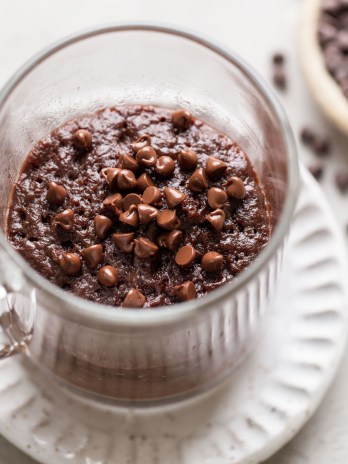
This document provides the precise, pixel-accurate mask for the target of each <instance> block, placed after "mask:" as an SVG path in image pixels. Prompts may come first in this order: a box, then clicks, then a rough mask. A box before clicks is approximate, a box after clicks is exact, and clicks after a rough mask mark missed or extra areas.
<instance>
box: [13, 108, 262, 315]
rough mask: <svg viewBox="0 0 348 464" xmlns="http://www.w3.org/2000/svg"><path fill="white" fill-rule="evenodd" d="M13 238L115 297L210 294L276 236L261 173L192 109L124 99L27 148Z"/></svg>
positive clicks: (35, 258)
mask: <svg viewBox="0 0 348 464" xmlns="http://www.w3.org/2000/svg"><path fill="white" fill-rule="evenodd" d="M7 235H8V239H9V241H10V243H11V244H12V245H13V247H14V248H15V249H16V250H17V251H18V252H19V253H20V254H21V255H22V256H23V257H24V258H25V259H26V260H27V261H28V263H29V264H30V265H31V266H32V267H33V268H34V269H35V270H36V271H37V272H38V273H40V274H41V275H42V276H44V277H45V278H47V279H48V280H50V281H51V282H53V283H54V284H56V285H58V286H59V287H61V288H62V289H64V290H66V291H69V292H71V293H74V294H75V295H77V296H79V297H82V298H86V299H88V300H92V301H94V302H96V303H103V304H107V305H111V306H122V307H146V308H151V307H156V306H160V305H170V304H172V303H175V302H179V301H184V300H189V299H192V298H196V297H200V296H202V295H204V294H206V293H207V292H210V291H212V290H214V289H216V288H217V287H219V286H220V285H222V284H224V283H226V282H228V281H230V280H231V279H233V278H234V277H235V276H237V275H238V274H239V273H240V272H241V271H243V270H244V269H245V268H246V267H247V266H248V265H249V264H250V263H251V262H252V261H253V260H254V259H255V258H256V256H257V255H258V254H259V252H260V250H261V249H262V248H263V247H264V246H265V245H266V244H267V242H268V240H269V237H270V221H269V210H268V206H267V202H266V198H265V194H264V192H263V189H262V187H261V186H260V184H259V182H258V178H257V175H256V173H255V170H254V168H253V166H252V164H251V162H250V160H249V159H248V157H247V156H246V154H245V153H244V152H243V151H242V150H241V148H240V147H239V146H238V145H237V144H236V143H234V142H233V141H232V140H231V139H230V138H229V137H227V136H226V135H223V134H221V133H219V132H218V131H216V130H215V129H213V128H211V127H209V126H208V125H207V124H205V123H203V122H202V121H200V120H198V119H196V118H194V117H193V116H192V115H191V114H190V113H189V112H188V111H186V110H176V111H172V110H169V109H164V108H160V107H153V106H120V107H114V108H107V109H103V110H100V111H98V112H96V113H94V114H91V115H86V116H83V117H80V118H78V119H75V120H73V121H70V122H67V123H65V124H64V125H62V126H60V127H58V128H57V129H55V130H53V132H52V133H51V134H50V135H49V136H47V137H46V138H44V139H42V140H40V141H39V142H38V143H37V144H36V145H35V146H34V148H33V149H32V151H31V152H30V153H29V155H28V156H27V158H26V160H25V163H24V165H23V167H22V170H21V173H20V175H19V178H18V180H17V182H16V184H15V185H14V189H13V195H12V199H11V202H10V204H9V214H8V228H7Z"/></svg>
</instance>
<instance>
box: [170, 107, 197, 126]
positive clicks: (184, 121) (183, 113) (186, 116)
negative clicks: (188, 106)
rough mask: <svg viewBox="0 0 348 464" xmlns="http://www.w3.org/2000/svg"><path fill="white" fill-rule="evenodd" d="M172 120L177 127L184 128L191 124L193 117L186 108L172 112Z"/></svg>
mask: <svg viewBox="0 0 348 464" xmlns="http://www.w3.org/2000/svg"><path fill="white" fill-rule="evenodd" d="M172 122H173V124H174V126H175V127H176V128H177V129H179V130H186V129H189V127H190V126H191V124H192V122H193V117H192V114H191V113H190V112H189V111H187V110H177V111H174V113H173V114H172Z"/></svg>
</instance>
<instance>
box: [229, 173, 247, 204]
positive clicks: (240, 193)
mask: <svg viewBox="0 0 348 464" xmlns="http://www.w3.org/2000/svg"><path fill="white" fill-rule="evenodd" d="M224 185H227V188H226V193H227V195H228V196H229V197H231V198H237V199H238V200H243V198H245V194H246V191H245V186H244V182H243V181H242V179H241V178H240V177H230V178H229V179H228V180H227V181H226V182H225V183H224Z"/></svg>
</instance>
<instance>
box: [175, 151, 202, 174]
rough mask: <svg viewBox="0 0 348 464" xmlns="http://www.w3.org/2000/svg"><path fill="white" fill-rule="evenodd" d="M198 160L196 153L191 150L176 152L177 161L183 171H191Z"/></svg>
mask: <svg viewBox="0 0 348 464" xmlns="http://www.w3.org/2000/svg"><path fill="white" fill-rule="evenodd" d="M197 162H198V156H197V153H196V152H195V151H193V150H181V151H180V153H179V154H178V163H179V166H180V167H181V169H183V170H184V171H193V170H194V169H196V166H197Z"/></svg>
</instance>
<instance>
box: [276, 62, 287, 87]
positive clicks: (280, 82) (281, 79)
mask: <svg viewBox="0 0 348 464" xmlns="http://www.w3.org/2000/svg"><path fill="white" fill-rule="evenodd" d="M273 83H274V85H275V86H276V87H278V89H280V90H284V89H285V88H286V84H287V82H286V74H285V70H284V68H283V66H276V67H275V69H274V70H273Z"/></svg>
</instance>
